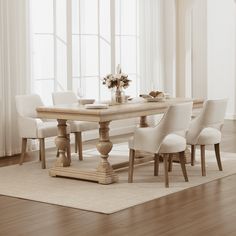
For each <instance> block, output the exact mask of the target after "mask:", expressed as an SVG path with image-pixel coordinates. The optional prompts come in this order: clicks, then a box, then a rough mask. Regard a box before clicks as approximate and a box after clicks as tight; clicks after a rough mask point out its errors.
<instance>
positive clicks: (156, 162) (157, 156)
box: [154, 154, 159, 176]
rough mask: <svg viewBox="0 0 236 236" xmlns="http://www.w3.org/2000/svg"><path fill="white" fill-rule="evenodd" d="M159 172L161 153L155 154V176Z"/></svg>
mask: <svg viewBox="0 0 236 236" xmlns="http://www.w3.org/2000/svg"><path fill="white" fill-rule="evenodd" d="M158 172H159V155H158V154H155V155H154V176H158Z"/></svg>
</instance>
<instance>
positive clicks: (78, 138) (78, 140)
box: [77, 132, 83, 161]
mask: <svg viewBox="0 0 236 236" xmlns="http://www.w3.org/2000/svg"><path fill="white" fill-rule="evenodd" d="M77 145H78V150H79V160H80V161H83V148H82V133H81V132H78V133H77Z"/></svg>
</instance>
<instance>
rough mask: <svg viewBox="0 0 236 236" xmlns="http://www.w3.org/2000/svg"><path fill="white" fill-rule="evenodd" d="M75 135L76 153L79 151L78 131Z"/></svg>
mask: <svg viewBox="0 0 236 236" xmlns="http://www.w3.org/2000/svg"><path fill="white" fill-rule="evenodd" d="M74 135H75V153H77V152H78V136H77V132H75V133H74Z"/></svg>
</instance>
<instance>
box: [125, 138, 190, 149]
mask: <svg viewBox="0 0 236 236" xmlns="http://www.w3.org/2000/svg"><path fill="white" fill-rule="evenodd" d="M129 148H130V149H134V138H133V137H132V138H130V139H129ZM185 149H186V139H185V138H184V137H182V136H179V135H176V134H169V135H167V136H166V137H165V139H164V140H163V142H162V144H161V146H160V149H159V153H176V152H182V151H184V150H185ZM144 151H145V150H144Z"/></svg>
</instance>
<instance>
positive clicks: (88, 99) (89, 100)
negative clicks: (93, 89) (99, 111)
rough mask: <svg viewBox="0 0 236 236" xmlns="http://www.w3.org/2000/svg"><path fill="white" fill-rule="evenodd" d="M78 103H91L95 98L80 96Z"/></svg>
mask: <svg viewBox="0 0 236 236" xmlns="http://www.w3.org/2000/svg"><path fill="white" fill-rule="evenodd" d="M78 101H79V104H80V105H86V104H93V103H94V102H95V99H92V98H80V99H79V100H78Z"/></svg>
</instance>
